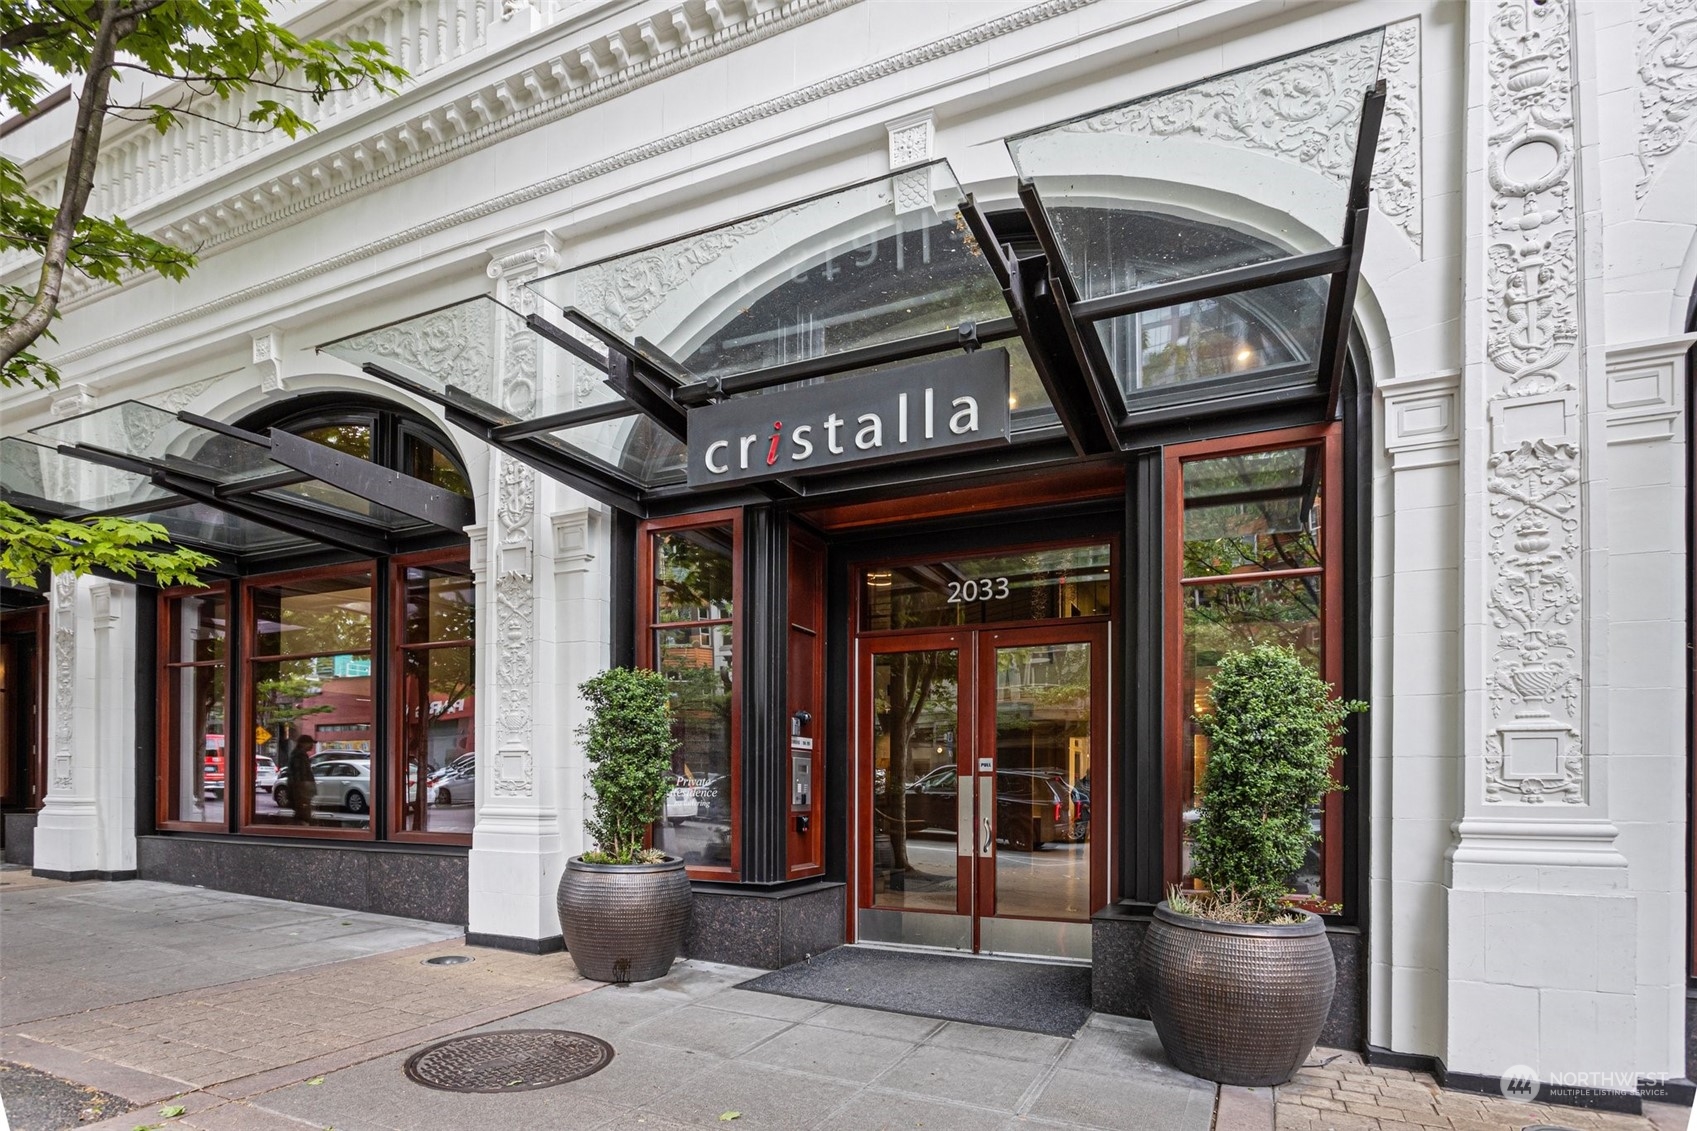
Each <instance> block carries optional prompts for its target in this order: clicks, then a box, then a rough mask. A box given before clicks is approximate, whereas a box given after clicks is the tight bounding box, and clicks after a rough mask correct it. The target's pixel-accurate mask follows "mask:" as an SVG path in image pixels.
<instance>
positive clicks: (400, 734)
mask: <svg viewBox="0 0 1697 1131" xmlns="http://www.w3.org/2000/svg"><path fill="white" fill-rule="evenodd" d="M434 565H463V566H465V567H466V576H467V577H468V578H471V579H472V580H473V584H474V586H475V577H474V576H473V574H472V570H471V547H470V546H469V545H468V546H453V547H449V548H447V549H442V550H424V551H421V552H419V553H416V554H402V555H398V556H396V557H393V558H390V559H389V563H388V574H389V576H388V586H389V639H388V641H387V648H386V655H385V658H384V667H385V672H384V679H385V680H386V681H387V683H388V687H389V703H388V710H387V712H386V713H385V723H386V725H385V728H384V729H385V731H386V732H387V733H386V734H384V735H382V736H381V739H382V741H381V745H382V747H383V748H384V749H383V774H384V777H385V778H386V779H387V784H386V785H384V786H383V787H382V788H383V789H384V791H385V792H386V795H387V797H388V802H389V804H388V816H387V819H386V822H385V824H386V826H387V827H386V828H385V829H384V839H385V840H391V841H398V842H401V843H405V844H456V845H465V846H468V847H469V846H470V844H471V831H470V830H469V829H468V830H467V831H465V832H463V833H457V832H431V831H429V830H414V831H409V830H407V829H406V827H405V825H406V821H405V815H406V802H407V798H406V759H405V752H406V702H405V699H406V697H405V695H404V694H403V688H402V685H401V681H402V678H403V677H404V675H405V673H406V663H405V657H406V653H408V652H426V651H434V650H439V649H444V648H470V649H471V656H472V660H471V662H472V680H473V681H472V695H473V696H475V695H476V694H477V675H478V674H479V673H478V672H477V662H478V654H477V637H476V636H475V633H476V630H477V622H476V615H475V611H474V614H473V620H472V631H473V633H474V635H473V636H471V637H470V638H468V639H454V640H431V641H428V642H424V643H418V644H408V643H407V642H406V607H407V594H406V573H407V570H409V569H417V568H429V567H430V566H434ZM473 702H474V706H473V708H472V710H473V715H472V733H473V735H476V734H477V730H476V727H477V715H476V709H477V708H476V706H475V699H474V701H473ZM374 745H376V743H374ZM374 763H375V759H374ZM486 764H487V763H486ZM425 787H426V783H425V782H424V781H423V780H422V779H421V780H420V781H419V791H420V796H419V805H420V806H421V807H423V806H424V805H425V802H426V794H425ZM374 788H375V787H374ZM476 812H477V803H476V800H475V798H474V799H473V802H472V813H473V817H474V820H475V815H476Z"/></svg>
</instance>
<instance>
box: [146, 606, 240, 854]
mask: <svg viewBox="0 0 1697 1131" xmlns="http://www.w3.org/2000/svg"><path fill="white" fill-rule="evenodd" d="M164 613H165V616H164V623H163V624H162V625H161V626H160V627H161V633H160V635H161V651H162V654H163V658H164V661H165V664H164V672H163V675H164V687H163V688H161V691H162V692H163V695H164V699H165V710H164V719H163V722H164V728H163V734H162V735H161V737H162V738H163V748H162V749H161V751H160V757H161V759H162V760H164V761H166V762H167V764H168V765H169V771H168V772H167V773H166V774H165V775H163V782H164V784H165V787H166V788H165V795H164V798H163V800H164V810H165V811H164V819H165V820H166V821H168V822H172V823H180V824H183V825H211V826H213V827H215V828H220V829H221V828H223V827H224V826H225V821H226V817H225V814H226V810H225V805H226V804H227V802H228V799H229V796H230V793H229V788H228V786H229V777H230V773H229V770H230V766H229V762H228V758H229V753H230V749H229V745H228V738H229V725H228V722H229V715H228V711H229V698H228V691H229V670H228V667H227V661H228V659H229V639H230V634H229V627H230V623H229V622H230V600H229V594H228V593H227V592H226V591H224V590H223V589H222V588H219V589H216V590H212V591H205V590H201V591H194V592H192V593H191V592H185V591H178V592H177V594H173V595H168V597H167V599H166V602H165V607H164Z"/></svg>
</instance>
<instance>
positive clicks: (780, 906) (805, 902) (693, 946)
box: [683, 883, 846, 970]
mask: <svg viewBox="0 0 1697 1131" xmlns="http://www.w3.org/2000/svg"><path fill="white" fill-rule="evenodd" d="M844 899H845V893H844V890H843V885H842V884H840V883H814V884H806V885H803V886H800V887H793V888H781V889H779V890H777V891H762V890H757V889H739V888H734V887H730V886H726V885H713V886H712V887H702V886H699V885H698V886H697V887H696V888H695V900H694V905H693V907H692V908H691V917H690V925H689V930H688V932H687V933H686V934H685V935H684V948H683V953H684V956H685V957H686V958H700V959H703V960H705V961H708V962H726V963H730V964H732V965H736V966H753V967H756V968H758V969H761V970H777V969H781V968H782V967H785V966H788V965H790V963H792V962H800V961H802V960H803V959H806V958H811V957H813V956H814V955H815V954H819V953H821V952H823V951H827V950H830V949H831V948H833V947H838V946H841V945H843V941H844V937H845V929H846V924H845V921H844V916H845V911H844V906H845V905H844Z"/></svg>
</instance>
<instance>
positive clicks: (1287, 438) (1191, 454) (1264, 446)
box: [1162, 423, 1354, 913]
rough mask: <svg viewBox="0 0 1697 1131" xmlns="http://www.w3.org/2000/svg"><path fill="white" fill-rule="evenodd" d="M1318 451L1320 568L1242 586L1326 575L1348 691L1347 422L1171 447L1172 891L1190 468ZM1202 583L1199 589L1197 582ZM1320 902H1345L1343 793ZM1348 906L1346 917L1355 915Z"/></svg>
mask: <svg viewBox="0 0 1697 1131" xmlns="http://www.w3.org/2000/svg"><path fill="white" fill-rule="evenodd" d="M1294 447H1317V448H1319V449H1320V451H1321V460H1322V462H1321V475H1322V476H1323V478H1322V481H1321V482H1322V485H1321V492H1320V532H1321V533H1320V565H1319V566H1318V567H1316V568H1314V569H1302V570H1277V571H1269V572H1266V573H1260V574H1246V575H1244V577H1243V580H1242V581H1241V582H1236V583H1237V584H1242V583H1244V582H1247V581H1250V580H1251V579H1253V580H1256V581H1263V580H1276V579H1277V578H1279V577H1294V576H1313V575H1314V574H1316V573H1318V575H1319V577H1320V624H1321V629H1320V632H1321V643H1320V668H1321V672H1320V674H1321V677H1322V678H1324V679H1325V680H1326V682H1327V683H1329V684H1331V685H1332V687H1333V688H1334V689H1338V688H1341V687H1342V686H1343V619H1344V618H1343V588H1344V586H1343V583H1344V577H1343V544H1344V537H1345V535H1344V531H1343V518H1344V511H1343V425H1342V424H1341V423H1333V424H1320V425H1306V426H1303V427H1300V428H1282V429H1278V430H1276V431H1271V432H1255V433H1248V434H1245V435H1238V436H1231V437H1226V438H1223V439H1216V440H1202V441H1198V442H1196V443H1191V444H1174V445H1170V446H1168V447H1167V448H1166V449H1165V451H1164V453H1163V455H1164V468H1163V471H1164V475H1163V479H1164V483H1163V498H1164V508H1163V509H1164V510H1165V512H1166V524H1165V526H1166V548H1165V555H1164V558H1165V560H1164V562H1163V566H1164V573H1165V577H1166V582H1165V585H1166V592H1165V594H1164V595H1163V605H1164V609H1165V613H1166V616H1165V621H1166V631H1165V633H1164V637H1165V640H1164V643H1163V647H1164V652H1165V656H1164V663H1163V666H1164V668H1165V672H1164V675H1165V678H1164V681H1163V682H1164V684H1165V699H1166V704H1165V708H1164V711H1163V716H1164V718H1163V721H1164V724H1165V725H1164V728H1163V729H1164V732H1165V740H1164V742H1163V744H1162V745H1163V747H1164V757H1163V759H1162V767H1163V774H1162V777H1163V779H1164V786H1163V789H1162V794H1163V803H1164V804H1163V813H1162V817H1163V822H1164V824H1165V825H1166V829H1165V832H1164V834H1163V836H1162V849H1163V851H1162V876H1163V881H1164V884H1165V885H1173V884H1178V883H1180V882H1182V880H1183V878H1184V877H1183V875H1182V874H1181V868H1182V860H1183V850H1182V846H1183V841H1184V820H1183V812H1184V801H1185V799H1184V797H1183V796H1182V794H1181V789H1180V784H1179V778H1180V774H1179V771H1180V768H1181V764H1182V761H1183V759H1184V757H1185V750H1184V729H1185V728H1184V722H1185V714H1186V710H1185V704H1184V701H1183V690H1184V678H1183V676H1184V591H1185V589H1186V588H1189V587H1192V586H1187V585H1186V584H1185V581H1184V475H1183V470H1184V465H1185V464H1186V463H1191V462H1194V461H1196V460H1200V459H1212V458H1218V457H1221V456H1236V455H1253V454H1256V453H1259V452H1269V451H1277V450H1279V449H1281V448H1294ZM1233 583H1234V582H1232V581H1217V582H1216V581H1209V582H1201V583H1200V584H1228V585H1229V584H1233ZM1194 584H1197V583H1193V585H1194ZM1342 754H1343V752H1342V751H1341V750H1340V751H1339V756H1338V757H1336V758H1334V759H1333V760H1332V779H1333V780H1334V781H1336V782H1338V784H1339V785H1342V783H1343V765H1342ZM1320 827H1321V837H1322V839H1321V844H1320V852H1321V857H1320V876H1321V879H1320V897H1319V898H1318V899H1310V900H1303V901H1301V902H1302V905H1303V906H1308V907H1310V908H1311V909H1313V910H1328V911H1329V910H1330V909H1331V907H1332V906H1336V905H1339V904H1341V903H1342V901H1343V898H1344V894H1345V893H1344V890H1343V888H1344V884H1343V866H1344V859H1343V857H1344V844H1343V842H1344V829H1343V794H1342V793H1341V792H1340V791H1333V792H1332V793H1329V794H1327V795H1326V799H1325V801H1324V802H1323V803H1322V805H1321V825H1320ZM1353 910H1354V909H1353V908H1346V909H1345V911H1346V913H1347V912H1350V911H1353Z"/></svg>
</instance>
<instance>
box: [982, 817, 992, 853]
mask: <svg viewBox="0 0 1697 1131" xmlns="http://www.w3.org/2000/svg"><path fill="white" fill-rule="evenodd" d="M978 828H979V837H980V843H979V846H978V855H980V856H988V855H990V849H991V848H992V847H994V845H995V843H996V839H995V836H994V835H993V834H992V833H991V831H990V818H988V817H984V818H982V819H981V820H979V822H978Z"/></svg>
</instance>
